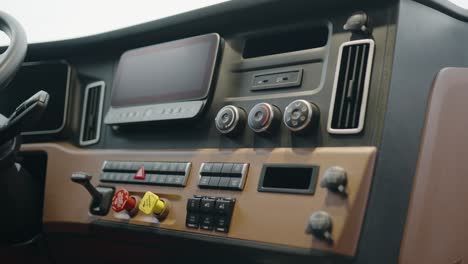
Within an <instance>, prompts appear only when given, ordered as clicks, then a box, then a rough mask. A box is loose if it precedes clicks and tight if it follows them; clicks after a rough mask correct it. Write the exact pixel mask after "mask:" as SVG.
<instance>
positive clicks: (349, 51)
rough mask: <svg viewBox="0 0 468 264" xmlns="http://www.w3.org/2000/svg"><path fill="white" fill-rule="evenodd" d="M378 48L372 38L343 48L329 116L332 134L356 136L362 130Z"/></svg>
mask: <svg viewBox="0 0 468 264" xmlns="http://www.w3.org/2000/svg"><path fill="white" fill-rule="evenodd" d="M374 45H375V44H374V41H373V40H371V39H366V40H356V41H350V42H346V43H344V44H343V45H341V47H340V51H339V54H338V65H337V68H336V73H335V83H334V87H333V94H332V100H331V105H330V113H329V117H328V128H327V129H328V132H329V133H332V134H355V133H359V132H361V131H362V129H363V127H364V119H365V114H366V105H367V95H368V92H369V81H370V76H371V70H372V61H373V56H374Z"/></svg>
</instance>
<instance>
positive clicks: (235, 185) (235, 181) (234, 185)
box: [228, 177, 241, 190]
mask: <svg viewBox="0 0 468 264" xmlns="http://www.w3.org/2000/svg"><path fill="white" fill-rule="evenodd" d="M228 188H229V189H235V190H240V189H241V179H240V178H233V177H231V178H230V179H229V187H228Z"/></svg>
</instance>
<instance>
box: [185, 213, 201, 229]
mask: <svg viewBox="0 0 468 264" xmlns="http://www.w3.org/2000/svg"><path fill="white" fill-rule="evenodd" d="M198 220H199V216H198V214H194V213H188V214H187V218H186V220H185V225H186V226H187V227H189V228H198Z"/></svg>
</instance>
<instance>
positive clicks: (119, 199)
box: [112, 189, 139, 215]
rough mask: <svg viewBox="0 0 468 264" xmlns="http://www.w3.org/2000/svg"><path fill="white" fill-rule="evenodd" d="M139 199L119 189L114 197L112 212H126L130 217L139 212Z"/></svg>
mask: <svg viewBox="0 0 468 264" xmlns="http://www.w3.org/2000/svg"><path fill="white" fill-rule="evenodd" d="M138 200H139V199H138V198H137V197H135V196H131V195H130V193H129V192H128V191H127V190H125V189H119V190H118V191H116V192H115V194H114V197H112V210H114V211H115V212H117V213H118V212H122V211H123V210H126V211H127V212H129V214H130V215H134V214H136V213H137V212H138Z"/></svg>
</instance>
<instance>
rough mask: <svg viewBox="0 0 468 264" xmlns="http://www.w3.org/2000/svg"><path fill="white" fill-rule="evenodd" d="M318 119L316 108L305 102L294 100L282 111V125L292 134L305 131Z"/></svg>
mask: <svg viewBox="0 0 468 264" xmlns="http://www.w3.org/2000/svg"><path fill="white" fill-rule="evenodd" d="M319 118H320V110H319V109H318V107H317V106H316V105H315V104H313V103H310V102H308V101H306V100H296V101H293V102H292V103H290V104H289V105H288V106H286V109H285V110H284V116H283V121H284V124H285V125H286V126H287V127H288V128H289V130H291V131H293V132H302V131H306V130H307V129H308V128H311V127H313V126H314V125H315V124H317V122H318V119H319Z"/></svg>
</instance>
